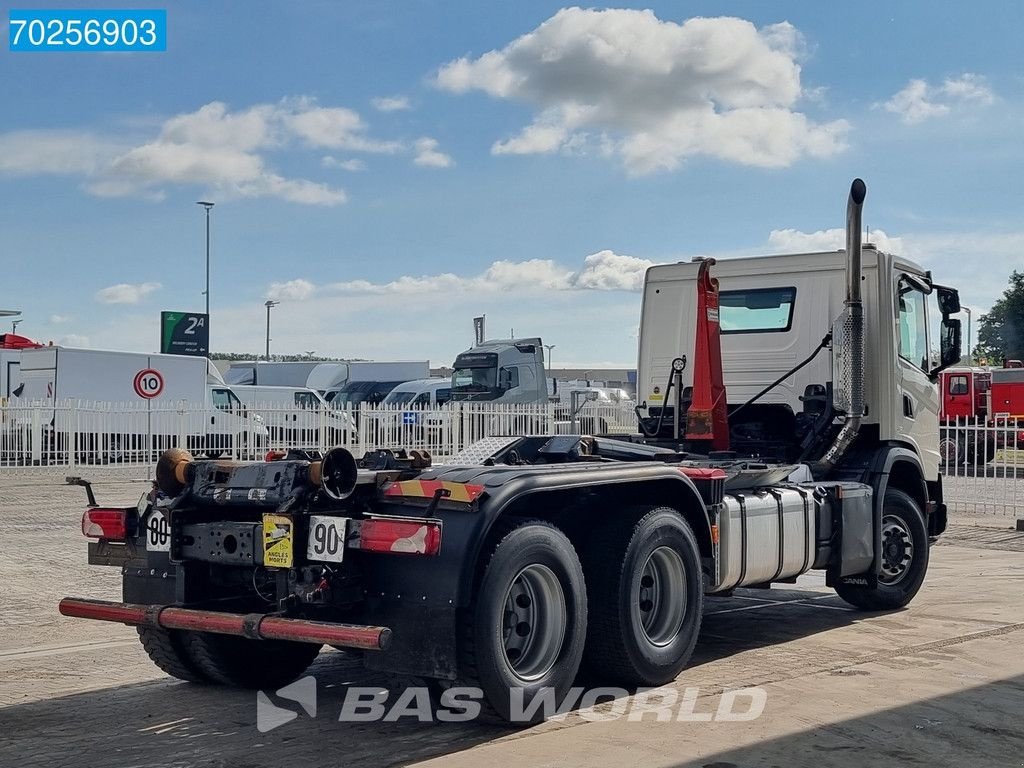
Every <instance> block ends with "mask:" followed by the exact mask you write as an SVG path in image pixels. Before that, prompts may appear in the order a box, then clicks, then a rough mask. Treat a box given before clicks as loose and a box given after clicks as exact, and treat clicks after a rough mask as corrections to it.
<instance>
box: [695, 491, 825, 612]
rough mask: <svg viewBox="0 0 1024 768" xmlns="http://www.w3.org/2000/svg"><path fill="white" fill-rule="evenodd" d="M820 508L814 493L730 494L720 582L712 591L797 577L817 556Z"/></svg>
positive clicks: (722, 528)
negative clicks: (816, 530) (817, 529)
mask: <svg viewBox="0 0 1024 768" xmlns="http://www.w3.org/2000/svg"><path fill="white" fill-rule="evenodd" d="M818 509H819V504H818V503H817V500H816V499H815V495H814V492H813V490H812V489H810V488H797V487H784V488H778V487H777V488H768V489H763V490H753V491H744V492H733V493H726V494H725V497H724V498H723V508H722V512H721V517H720V519H719V522H718V528H719V541H720V542H721V543H720V549H719V560H718V583H717V584H716V585H714V586H713V587H712V588H711V589H709V590H708V591H709V592H722V591H725V590H729V589H732V588H734V587H743V586H748V585H750V584H764V583H766V582H771V581H776V580H778V579H785V578H788V577H792V576H797V575H799V574H801V573H803V572H804V571H807V570H808V569H810V567H811V566H812V565H813V564H814V560H815V557H816V555H817V541H816V536H815V528H816V518H817V516H818Z"/></svg>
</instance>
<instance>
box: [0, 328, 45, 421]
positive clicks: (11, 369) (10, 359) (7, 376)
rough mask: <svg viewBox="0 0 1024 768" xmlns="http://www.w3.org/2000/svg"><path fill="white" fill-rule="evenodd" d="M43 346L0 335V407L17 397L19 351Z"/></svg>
mask: <svg viewBox="0 0 1024 768" xmlns="http://www.w3.org/2000/svg"><path fill="white" fill-rule="evenodd" d="M41 346H43V345H42V344H40V343H39V342H37V341H32V339H29V338H27V337H25V336H19V335H18V334H15V333H0V405H3V404H4V403H6V402H7V400H8V399H9V398H11V397H17V396H18V393H19V389H18V388H19V387H20V386H21V350H23V349H38V348H39V347H41Z"/></svg>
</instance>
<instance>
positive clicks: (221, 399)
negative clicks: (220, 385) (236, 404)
mask: <svg viewBox="0 0 1024 768" xmlns="http://www.w3.org/2000/svg"><path fill="white" fill-rule="evenodd" d="M213 407H214V408H217V409H219V410H221V411H230V410H231V391H230V390H227V389H215V390H213Z"/></svg>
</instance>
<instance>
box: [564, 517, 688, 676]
mask: <svg viewBox="0 0 1024 768" xmlns="http://www.w3.org/2000/svg"><path fill="white" fill-rule="evenodd" d="M584 564H585V571H584V573H585V574H586V578H587V602H588V605H589V606H590V621H589V625H588V627H589V629H588V635H587V649H586V663H587V666H588V668H590V669H591V670H592V671H594V672H595V673H598V674H600V675H602V676H606V677H613V678H615V679H616V680H618V681H620V682H623V683H626V684H627V685H662V684H663V683H667V682H669V681H671V680H674V679H675V677H676V675H678V674H679V672H680V671H681V670H682V669H683V667H685V666H686V663H687V662H688V661H689V660H690V656H691V654H692V653H693V648H694V645H695V644H696V642H697V634H698V633H699V632H700V624H701V613H702V611H703V607H704V582H703V574H702V570H701V561H700V552H699V550H698V547H697V541H696V538H695V537H694V535H693V530H692V529H691V528H690V525H689V524H688V523H687V522H686V520H685V519H684V518H683V517H682V515H680V514H679V512H678V511H676V510H675V509H672V508H670V507H637V508H634V509H631V510H624V511H623V512H622V515H621V518H620V519H617V520H612V521H609V522H608V523H606V524H605V525H604V526H602V527H601V528H599V529H598V530H597V531H596V532H595V534H594V537H593V539H592V540H591V541H590V542H589V544H588V547H587V549H586V553H585V557H584Z"/></svg>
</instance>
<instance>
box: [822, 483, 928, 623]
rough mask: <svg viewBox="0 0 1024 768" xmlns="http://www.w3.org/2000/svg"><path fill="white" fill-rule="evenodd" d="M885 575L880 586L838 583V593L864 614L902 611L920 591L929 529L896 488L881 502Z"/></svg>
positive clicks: (925, 568) (879, 578)
mask: <svg viewBox="0 0 1024 768" xmlns="http://www.w3.org/2000/svg"><path fill="white" fill-rule="evenodd" d="M880 555H881V557H882V573H880V574H879V575H878V586H877V587H874V588H871V587H866V586H864V585H861V584H842V583H840V584H838V585H837V586H836V594H838V595H839V596H840V597H841V598H843V600H845V601H846V602H848V603H849V604H850V605H852V606H854V607H856V608H860V609H861V610H864V611H891V610H894V609H896V608H902V607H904V606H905V605H907V603H909V602H910V601H911V600H913V599H914V595H916V594H917V593H918V591H919V590H920V589H921V585H922V584H923V583H924V577H925V573H927V571H928V530H927V528H926V527H925V522H924V515H923V514H921V509H920V507H918V505H917V502H916V501H914V499H913V498H911V497H910V496H909V495H908V494H906V493H904V492H903V491H900V490H897V489H895V488H890V489H889V490H887V491H886V492H885V499H884V500H883V502H882V552H881V553H880Z"/></svg>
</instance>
